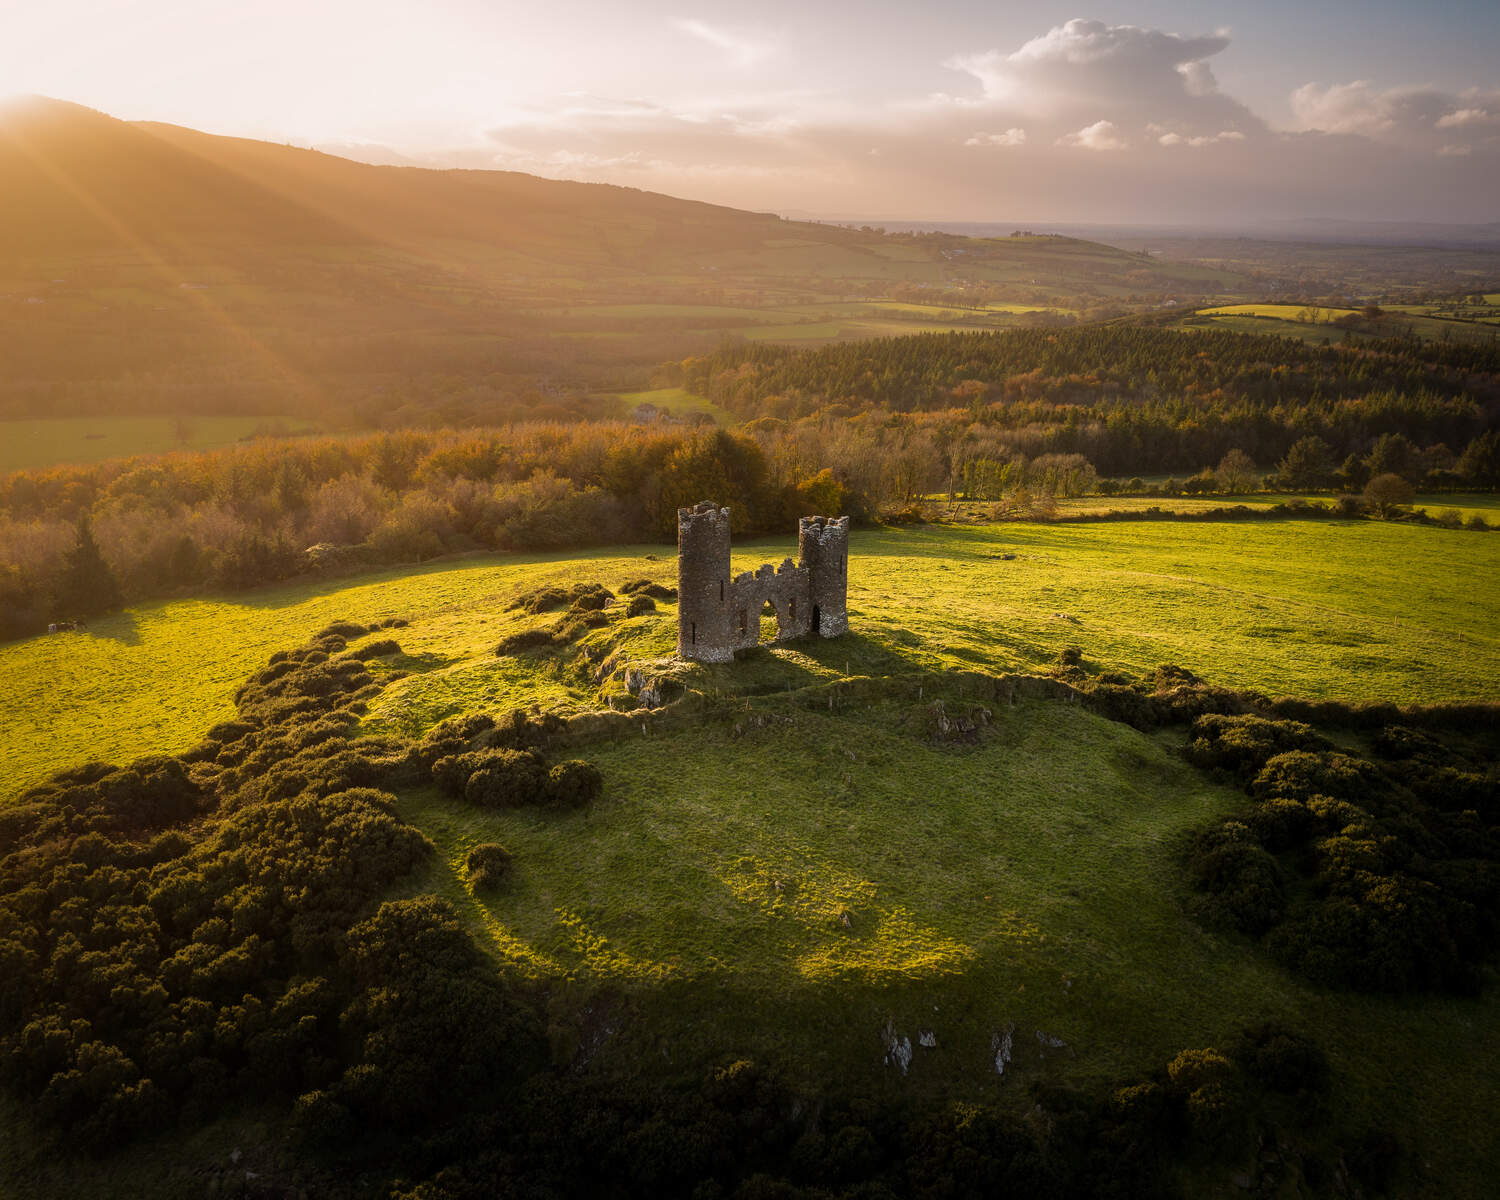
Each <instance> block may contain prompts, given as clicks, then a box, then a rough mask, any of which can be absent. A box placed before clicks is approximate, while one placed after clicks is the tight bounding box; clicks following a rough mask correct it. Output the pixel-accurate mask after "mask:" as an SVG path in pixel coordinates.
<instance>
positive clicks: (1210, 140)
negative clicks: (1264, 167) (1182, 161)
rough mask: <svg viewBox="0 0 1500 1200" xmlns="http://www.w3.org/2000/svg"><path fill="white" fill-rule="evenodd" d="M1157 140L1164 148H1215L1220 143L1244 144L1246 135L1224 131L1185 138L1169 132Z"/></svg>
mask: <svg viewBox="0 0 1500 1200" xmlns="http://www.w3.org/2000/svg"><path fill="white" fill-rule="evenodd" d="M1150 132H1152V133H1155V132H1156V130H1155V129H1152V130H1151V131H1150ZM1156 140H1157V142H1158V143H1160V144H1161V145H1163V146H1213V145H1216V144H1218V143H1219V142H1243V141H1244V140H1245V135H1244V134H1243V133H1240V132H1239V131H1238V130H1235V129H1223V130H1220V131H1219V132H1218V133H1215V134H1211V135H1210V134H1198V135H1197V136H1195V137H1185V136H1184V135H1182V134H1180V133H1172V132H1170V131H1169V132H1167V133H1163V134H1162V135H1161V136H1160V137H1158V138H1157V139H1156Z"/></svg>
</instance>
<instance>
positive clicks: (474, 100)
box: [0, 0, 1500, 228]
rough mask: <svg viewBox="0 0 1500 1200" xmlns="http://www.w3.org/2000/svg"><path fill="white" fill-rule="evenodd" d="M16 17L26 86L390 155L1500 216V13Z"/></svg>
mask: <svg viewBox="0 0 1500 1200" xmlns="http://www.w3.org/2000/svg"><path fill="white" fill-rule="evenodd" d="M8 25H9V29H8V35H9V36H8V38H7V40H6V44H5V45H4V46H3V47H0V92H5V93H13V92H28V93H37V94H42V95H48V96H53V97H56V98H58V99H63V100H69V101H73V102H77V103H81V104H85V105H88V106H89V107H93V108H97V109H99V110H101V111H104V112H107V113H109V114H111V115H113V116H118V117H121V118H124V119H128V120H156V121H167V122H171V123H174V124H180V125H187V126H191V127H194V128H198V129H203V130H205V131H207V132H211V133H221V134H231V135H236V136H245V137H255V138H261V139H265V140H271V141H280V142H291V143H293V144H298V145H307V146H314V147H317V148H320V149H327V150H330V151H331V152H334V153H339V154H343V155H346V156H348V157H352V158H360V159H363V160H365V161H375V162H395V163H412V164H417V165H426V166H465V167H485V168H493V169H502V170H518V171H526V172H530V173H534V174H538V175H543V176H547V177H551V178H561V179H578V180H586V181H597V182H609V183H617V184H623V185H627V186H633V187H640V188H645V189H648V190H651V191H658V192H665V193H668V194H671V195H676V196H683V197H687V198H691V199H700V200H707V201H711V202H714V203H719V204H728V205H732V206H734V207H737V208H748V209H755V210H773V211H778V212H788V211H790V212H797V213H805V214H818V215H824V214H839V213H864V212H871V213H875V214H876V216H875V217H873V218H872V219H898V218H899V219H902V220H908V221H934V222H1005V221H1011V220H1030V221H1043V220H1047V221H1054V222H1059V223H1061V222H1069V223H1075V224H1101V223H1108V224H1138V225H1192V226H1202V227H1210V228H1232V227H1235V226H1240V225H1247V224H1249V225H1253V224H1256V223H1264V222H1275V221H1285V220H1296V219H1302V218H1340V219H1349V220H1356V221H1423V222H1430V223H1436V224H1473V223H1484V222H1491V221H1496V220H1500V200H1497V199H1496V197H1497V195H1500V187H1497V185H1500V68H1497V66H1496V64H1497V62H1500V53H1497V52H1500V6H1493V5H1481V4H1470V3H1448V4H1441V5H1437V6H1433V7H1430V8H1428V9H1424V10H1422V11H1420V12H1418V11H1415V10H1407V9H1404V8H1401V7H1399V6H1397V5H1394V4H1390V3H1387V2H1385V0H1379V2H1377V3H1364V4H1355V3H1353V0H1341V2H1339V3H1334V4H1330V5H1324V6H1322V7H1320V8H1319V9H1318V10H1317V11H1316V13H1311V12H1309V11H1308V10H1307V9H1306V8H1304V7H1299V6H1294V5H1292V4H1290V3H1283V2H1282V0H1275V2H1272V3H1266V4H1262V5H1257V6H1255V8H1254V10H1253V11H1246V9H1245V7H1244V6H1241V5H1233V4H1223V3H1191V4H1190V3H1187V0H1172V2H1167V0H1137V2H1136V3H1134V4H1115V3H1098V4H1095V5H1093V6H1091V7H1090V9H1089V10H1087V11H1083V12H1080V11H1079V10H1078V9H1077V8H1075V7H1074V6H1071V5H1068V6H1059V5H1056V4H1047V5H1043V6H1041V7H1040V8H1036V9H1031V10H1028V11H1027V12H1026V13H1025V14H1022V13H1020V12H1018V11H1016V10H1013V9H1009V8H1005V9H997V10H992V9H991V8H989V7H985V6H980V5H977V4H974V3H970V2H968V0H947V2H945V3H941V4H938V5H935V6H929V7H928V8H927V9H925V10H923V11H922V12H920V13H919V12H914V11H911V10H909V9H906V8H901V7H898V6H895V5H888V4H885V3H876V4H871V5H862V6H857V7H856V6H850V5H845V4H834V5H829V6H820V7H818V8H817V9H816V10H808V9H805V8H800V7H796V6H791V5H785V4H781V3H768V4H765V5H762V6H759V7H758V8H756V9H755V10H753V11H748V10H745V11H742V10H739V9H735V8H731V7H730V6H726V5H701V4H700V5H699V6H697V8H696V9H695V10H692V11H689V10H687V9H684V8H681V7H678V6H670V5H664V4H660V3H657V2H656V0H649V2H647V3H641V4H634V5H630V6H628V12H626V11H621V10H620V9H618V8H615V7H611V6H603V5H599V4H598V3H597V2H584V0H577V2H564V3H559V4H554V5H552V6H550V7H549V8H548V9H547V10H546V11H545V12H538V11H533V10H531V9H528V8H523V7H521V6H517V5H510V4H499V5H484V4H479V3H477V2H476V0H442V2H440V3H435V4H429V5H423V6H420V7H419V6H417V5H415V4H412V3H410V2H409V0H377V2H375V3H367V4H361V5H359V6H357V7H356V6H355V5H353V4H352V3H349V2H348V0H332V2H330V3H326V4H321V5H318V6H316V7H315V8H312V9H308V8H306V6H294V5H292V4H291V3H289V0H268V2H267V3H266V4H264V5H261V6H258V7H257V9H256V10H255V11H254V12H249V11H225V10H222V9H214V8H212V7H211V6H202V5H195V4H189V3H187V2H186V0H139V2H135V3H127V2H121V0H58V2H57V3H54V4H52V5H49V6H46V7H45V8H41V7H37V8H35V9H33V10H30V11H27V12H24V13H19V14H15V15H13V16H11V17H10V18H9V20H8ZM79 29H84V30H86V31H87V33H86V35H85V36H79V34H78V32H77V31H78V30H79ZM877 210H878V212H877Z"/></svg>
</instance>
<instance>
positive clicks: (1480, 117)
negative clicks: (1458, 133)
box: [1437, 108, 1500, 129]
mask: <svg viewBox="0 0 1500 1200" xmlns="http://www.w3.org/2000/svg"><path fill="white" fill-rule="evenodd" d="M1466 125H1500V112H1486V111H1485V110H1484V109H1482V108H1460V109H1458V110H1457V111H1456V112H1451V113H1449V114H1448V115H1447V116H1445V117H1439V118H1438V122H1437V127H1438V128H1439V129H1461V128H1463V127H1464V126H1466Z"/></svg>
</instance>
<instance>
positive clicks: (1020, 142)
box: [964, 128, 1026, 146]
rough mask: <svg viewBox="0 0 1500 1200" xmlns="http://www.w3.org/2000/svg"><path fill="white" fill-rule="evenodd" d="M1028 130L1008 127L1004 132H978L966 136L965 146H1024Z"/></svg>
mask: <svg viewBox="0 0 1500 1200" xmlns="http://www.w3.org/2000/svg"><path fill="white" fill-rule="evenodd" d="M1025 144H1026V131H1025V130H1024V129H1020V128H1014V129H1007V130H1006V131H1005V132H1004V133H976V134H974V136H973V137H969V138H965V139H964V145H965V146H1024V145H1025Z"/></svg>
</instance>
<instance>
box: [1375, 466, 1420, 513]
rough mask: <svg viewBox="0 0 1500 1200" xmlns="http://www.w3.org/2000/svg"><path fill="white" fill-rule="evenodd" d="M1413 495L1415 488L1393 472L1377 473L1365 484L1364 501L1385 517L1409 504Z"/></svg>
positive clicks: (1414, 494)
mask: <svg viewBox="0 0 1500 1200" xmlns="http://www.w3.org/2000/svg"><path fill="white" fill-rule="evenodd" d="M1415 496H1416V489H1415V488H1413V487H1412V485H1411V484H1409V483H1408V482H1407V481H1406V480H1404V479H1402V478H1401V476H1399V475H1396V474H1394V473H1389V472H1388V473H1387V474H1385V475H1377V476H1375V478H1374V479H1372V480H1370V482H1369V483H1367V484H1365V503H1366V504H1368V505H1369V506H1370V508H1371V509H1373V510H1374V511H1375V512H1377V513H1379V514H1380V515H1381V516H1382V517H1385V518H1387V519H1389V518H1390V517H1393V516H1395V514H1396V513H1398V512H1400V511H1401V509H1402V508H1404V507H1405V506H1406V505H1408V504H1410V503H1411V502H1412V500H1413V499H1414V498H1415Z"/></svg>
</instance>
